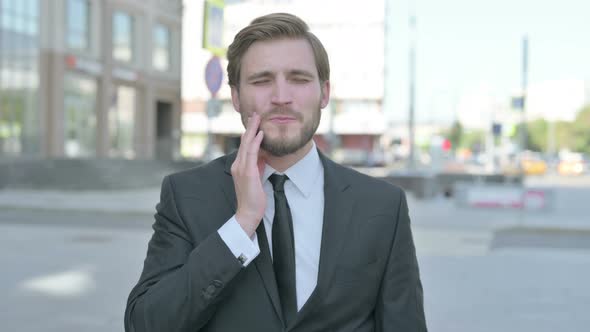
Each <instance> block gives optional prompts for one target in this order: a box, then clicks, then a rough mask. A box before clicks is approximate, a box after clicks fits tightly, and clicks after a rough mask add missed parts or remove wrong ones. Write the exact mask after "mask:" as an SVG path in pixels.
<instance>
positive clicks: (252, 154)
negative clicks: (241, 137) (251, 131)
mask: <svg viewBox="0 0 590 332" xmlns="http://www.w3.org/2000/svg"><path fill="white" fill-rule="evenodd" d="M263 137H264V132H263V131H262V130H261V131H259V132H258V133H257V134H256V136H255V137H254V139H253V140H252V143H251V144H250V146H249V148H248V155H247V159H248V160H247V167H248V169H249V170H252V171H253V170H255V169H258V166H259V165H258V157H259V151H260V143H261V142H262V138H263Z"/></svg>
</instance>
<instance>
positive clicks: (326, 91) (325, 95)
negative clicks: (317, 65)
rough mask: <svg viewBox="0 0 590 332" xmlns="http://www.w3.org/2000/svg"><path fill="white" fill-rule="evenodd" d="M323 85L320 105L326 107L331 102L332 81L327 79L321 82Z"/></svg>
mask: <svg viewBox="0 0 590 332" xmlns="http://www.w3.org/2000/svg"><path fill="white" fill-rule="evenodd" d="M321 85H322V86H321V87H320V88H321V92H322V94H321V97H320V98H321V99H320V106H321V108H324V107H326V106H328V103H329V102H330V81H325V82H324V83H323V84H321Z"/></svg>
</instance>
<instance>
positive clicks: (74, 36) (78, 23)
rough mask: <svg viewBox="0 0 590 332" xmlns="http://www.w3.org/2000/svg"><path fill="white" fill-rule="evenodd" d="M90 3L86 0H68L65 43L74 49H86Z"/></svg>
mask: <svg viewBox="0 0 590 332" xmlns="http://www.w3.org/2000/svg"><path fill="white" fill-rule="evenodd" d="M89 13H90V3H89V2H88V0H68V4H67V17H66V20H67V43H68V47H69V48H71V49H75V50H88V48H89V40H90V14H89Z"/></svg>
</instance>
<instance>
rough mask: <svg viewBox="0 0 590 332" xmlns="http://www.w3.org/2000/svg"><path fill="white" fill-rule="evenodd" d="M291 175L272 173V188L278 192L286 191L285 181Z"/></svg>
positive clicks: (270, 179) (270, 178)
mask: <svg viewBox="0 0 590 332" xmlns="http://www.w3.org/2000/svg"><path fill="white" fill-rule="evenodd" d="M288 178H289V177H288V176H286V175H278V174H272V175H271V176H270V177H269V178H268V180H269V181H270V183H272V189H273V190H274V191H276V192H284V191H285V181H287V179H288Z"/></svg>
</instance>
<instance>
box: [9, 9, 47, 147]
mask: <svg viewBox="0 0 590 332" xmlns="http://www.w3.org/2000/svg"><path fill="white" fill-rule="evenodd" d="M0 22H1V24H0V157H2V156H9V157H14V156H25V155H31V156H33V155H37V154H39V153H40V146H41V144H40V143H41V140H40V131H41V127H40V125H39V108H38V107H39V103H38V98H39V38H38V37H39V2H38V0H0Z"/></svg>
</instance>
